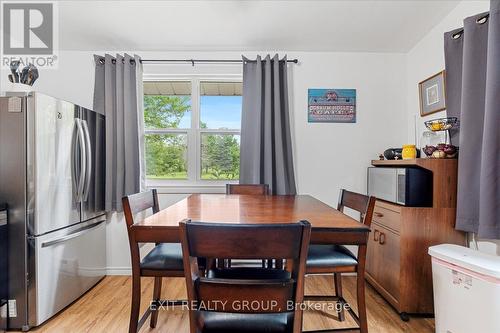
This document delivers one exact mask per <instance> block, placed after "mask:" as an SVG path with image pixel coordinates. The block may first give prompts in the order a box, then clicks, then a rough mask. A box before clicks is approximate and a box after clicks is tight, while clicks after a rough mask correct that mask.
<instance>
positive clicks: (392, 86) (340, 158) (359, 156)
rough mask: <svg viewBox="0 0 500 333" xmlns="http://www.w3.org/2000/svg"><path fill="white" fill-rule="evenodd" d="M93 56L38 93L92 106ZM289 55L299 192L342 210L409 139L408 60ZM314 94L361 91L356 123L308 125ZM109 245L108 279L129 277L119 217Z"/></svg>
mask: <svg viewBox="0 0 500 333" xmlns="http://www.w3.org/2000/svg"><path fill="white" fill-rule="evenodd" d="M97 53H99V54H103V53H104V52H103V51H100V52H97ZM131 53H133V52H131ZM136 53H137V54H140V55H141V56H142V57H143V58H145V59H146V58H156V59H161V58H174V59H175V58H209V59H210V58H212V59H215V58H227V59H239V58H240V56H241V54H240V53H235V52H232V53H231V52H211V53H207V52H204V53H198V52H189V53H181V52H170V53H168V52H139V51H137V52H136ZM265 53H266V52H260V54H265ZM92 54H93V52H76V51H72V52H66V51H61V52H60V63H59V68H58V69H57V70H47V71H43V72H41V75H40V78H39V80H38V82H37V83H36V88H37V90H39V91H42V92H45V93H47V94H50V95H54V96H57V97H59V98H62V99H66V100H69V101H72V102H75V103H78V104H80V105H82V106H86V107H89V108H91V107H92V104H93V97H92V95H93V86H94V74H93V73H94V67H93V58H92ZM245 54H246V55H247V56H249V57H252V56H254V55H255V54H252V53H251V52H250V53H249V52H246V53H245ZM280 54H285V52H280ZM288 56H289V58H298V59H299V60H300V64H298V65H291V66H290V71H289V75H290V86H289V93H290V106H291V108H290V111H291V122H292V124H291V126H292V128H293V131H292V134H293V142H294V160H295V167H296V180H297V186H298V191H299V193H302V194H311V195H313V196H315V197H316V198H318V199H320V200H323V201H324V202H326V203H328V204H330V205H336V203H337V195H338V192H339V189H340V188H341V187H346V188H350V189H352V190H354V191H359V192H365V191H366V167H368V166H369V165H370V160H371V159H375V158H377V156H378V154H379V153H381V152H383V151H384V150H385V149H386V148H388V147H398V146H401V144H402V143H404V141H405V140H406V126H405V125H406V123H407V119H406V117H407V113H406V112H405V105H406V104H405V97H406V96H405V88H404V87H405V82H406V81H405V55H404V54H377V53H326V52H293V53H292V52H291V53H288ZM144 73H145V74H163V73H166V74H179V75H182V74H201V73H204V74H207V73H210V74H224V75H241V65H196V66H195V67H192V66H191V65H145V66H144ZM6 77H7V75H6V71H2V73H1V81H0V82H1V85H2V87H4V88H6V87H7V86H8V82H7V80H6ZM308 88H355V89H356V90H357V122H356V123H355V124H309V123H307V89H308ZM220 191H221V192H223V191H224V189H223V188H221V189H220ZM179 192H182V191H179ZM184 197H186V194H182V193H181V194H161V196H160V200H161V204H162V206H163V207H166V206H168V205H170V204H172V203H174V202H176V201H178V200H180V199H182V198H184ZM107 242H108V243H107V258H108V268H109V273H114V274H121V273H127V272H128V271H129V270H128V269H129V267H130V260H129V249H128V241H127V234H126V231H125V226H124V222H123V220H122V216H121V215H120V214H117V215H113V216H111V217H110V219H109V221H108V225H107Z"/></svg>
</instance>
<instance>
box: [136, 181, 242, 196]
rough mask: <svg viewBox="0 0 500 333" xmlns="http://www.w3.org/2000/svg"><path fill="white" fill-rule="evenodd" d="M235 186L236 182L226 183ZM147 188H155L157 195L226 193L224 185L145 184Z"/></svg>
mask: <svg viewBox="0 0 500 333" xmlns="http://www.w3.org/2000/svg"><path fill="white" fill-rule="evenodd" d="M228 183H234V184H237V183H238V182H228ZM146 187H147V188H156V189H157V191H158V194H192V193H226V183H220V184H165V183H163V184H162V183H160V182H156V183H155V182H147V183H146Z"/></svg>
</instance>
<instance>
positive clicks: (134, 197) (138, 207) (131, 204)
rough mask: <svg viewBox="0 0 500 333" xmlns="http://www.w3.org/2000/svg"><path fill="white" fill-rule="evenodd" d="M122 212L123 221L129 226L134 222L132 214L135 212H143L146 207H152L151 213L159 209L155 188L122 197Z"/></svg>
mask: <svg viewBox="0 0 500 333" xmlns="http://www.w3.org/2000/svg"><path fill="white" fill-rule="evenodd" d="M122 204H123V213H124V214H125V221H126V222H127V226H128V227H129V228H130V227H131V226H132V225H133V224H134V223H135V221H134V216H135V215H136V214H137V213H140V212H143V211H145V210H146V209H150V208H151V209H152V210H153V214H154V213H158V212H159V211H160V206H159V204H158V193H157V191H156V189H152V190H149V191H146V192H141V193H136V194H131V195H127V196H125V197H123V198H122Z"/></svg>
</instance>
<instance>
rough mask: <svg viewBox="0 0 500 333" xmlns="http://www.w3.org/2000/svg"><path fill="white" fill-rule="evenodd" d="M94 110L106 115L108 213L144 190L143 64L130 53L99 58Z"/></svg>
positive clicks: (118, 208)
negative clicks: (128, 197) (129, 197)
mask: <svg viewBox="0 0 500 333" xmlns="http://www.w3.org/2000/svg"><path fill="white" fill-rule="evenodd" d="M94 61H95V86H94V110H95V111H97V112H100V113H102V114H104V115H105V116H106V154H105V156H106V181H105V186H106V187H105V189H106V190H105V193H106V200H105V203H106V210H107V211H114V210H116V211H121V210H122V204H121V199H122V197H123V196H125V195H128V194H132V193H137V192H140V191H141V170H142V168H143V165H142V162H141V160H142V159H141V158H140V157H141V151H142V147H141V146H142V142H141V137H142V134H141V128H142V99H141V97H140V96H139V94H140V93H141V91H142V90H141V89H142V88H141V87H142V65H141V62H140V58H139V57H137V56H135V57H132V56H129V55H128V54H125V55H124V56H122V55H117V56H116V57H113V56H111V55H109V54H106V55H105V56H104V57H102V56H98V55H95V56H94Z"/></svg>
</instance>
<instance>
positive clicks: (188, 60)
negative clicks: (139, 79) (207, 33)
mask: <svg viewBox="0 0 500 333" xmlns="http://www.w3.org/2000/svg"><path fill="white" fill-rule="evenodd" d="M247 61H248V62H255V60H247ZM169 62H173V63H179V62H185V63H189V64H191V65H192V66H194V64H195V63H243V60H228V59H217V60H215V59H142V60H141V63H143V64H147V63H150V64H162V63H169ZM287 62H290V63H294V64H296V63H298V62H299V60H298V59H288V60H287Z"/></svg>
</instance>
